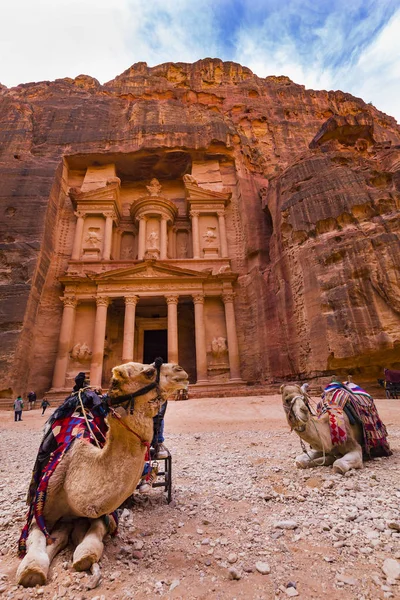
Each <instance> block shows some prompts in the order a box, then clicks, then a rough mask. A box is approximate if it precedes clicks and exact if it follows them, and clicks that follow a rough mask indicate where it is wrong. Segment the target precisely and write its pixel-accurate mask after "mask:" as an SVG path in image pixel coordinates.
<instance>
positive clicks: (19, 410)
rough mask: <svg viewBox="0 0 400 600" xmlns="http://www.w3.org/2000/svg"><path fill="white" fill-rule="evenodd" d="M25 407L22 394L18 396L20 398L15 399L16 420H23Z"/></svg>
mask: <svg viewBox="0 0 400 600" xmlns="http://www.w3.org/2000/svg"><path fill="white" fill-rule="evenodd" d="M23 408H24V401H23V400H22V396H21V395H20V396H18V398H17V399H16V400H15V401H14V421H22V409H23Z"/></svg>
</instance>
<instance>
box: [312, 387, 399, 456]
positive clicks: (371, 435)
mask: <svg viewBox="0 0 400 600" xmlns="http://www.w3.org/2000/svg"><path fill="white" fill-rule="evenodd" d="M344 412H345V413H346V414H347V416H348V418H349V420H350V422H351V423H352V424H354V423H356V422H358V423H359V424H360V425H361V427H362V431H363V443H362V447H363V452H364V454H365V456H366V457H370V458H372V457H374V456H390V455H391V454H392V452H391V450H390V447H389V444H388V441H387V430H386V427H385V425H384V424H383V423H382V421H381V419H380V418H379V414H378V411H377V409H376V406H375V403H374V401H373V399H372V397H371V396H370V395H369V394H368V393H367V392H366V391H365V390H363V389H362V388H360V387H359V386H358V385H356V384H354V383H351V382H345V383H336V382H335V383H331V384H329V385H328V386H327V387H326V388H325V390H324V392H323V394H322V399H321V401H320V402H319V403H318V405H317V415H318V416H321V415H323V414H325V413H329V425H330V429H331V439H332V444H333V445H339V444H343V443H344V442H345V441H346V440H347V434H346V428H345V420H344V415H343V413H344Z"/></svg>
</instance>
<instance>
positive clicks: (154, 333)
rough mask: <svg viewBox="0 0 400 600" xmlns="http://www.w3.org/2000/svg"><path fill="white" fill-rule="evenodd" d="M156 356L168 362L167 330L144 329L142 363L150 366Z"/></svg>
mask: <svg viewBox="0 0 400 600" xmlns="http://www.w3.org/2000/svg"><path fill="white" fill-rule="evenodd" d="M158 356H161V358H162V359H163V360H164V362H168V334H167V329H151V330H148V329H145V331H144V348H143V362H144V363H145V364H150V363H152V362H154V359H155V358H157V357H158Z"/></svg>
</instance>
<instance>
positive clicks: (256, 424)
mask: <svg viewBox="0 0 400 600" xmlns="http://www.w3.org/2000/svg"><path fill="white" fill-rule="evenodd" d="M377 404H378V409H379V412H380V414H381V417H382V418H383V420H384V421H385V423H386V424H387V426H388V430H389V433H390V443H391V445H392V448H393V450H394V455H393V456H392V457H390V458H388V459H377V460H375V461H373V462H370V463H367V464H366V465H365V468H364V469H363V470H361V471H357V472H350V473H348V474H347V476H345V477H341V476H339V475H334V474H333V473H332V470H331V469H330V468H324V467H321V468H318V469H313V470H312V471H311V470H310V471H299V470H297V469H296V468H295V467H294V460H293V459H294V457H295V455H296V454H298V453H300V447H299V442H298V439H297V438H296V437H295V434H290V432H289V430H288V428H287V426H286V423H285V420H284V416H283V413H282V409H281V406H280V399H279V398H278V397H277V396H269V397H261V396H258V397H250V398H232V399H229V398H224V399H202V400H189V401H187V402H176V403H170V406H169V407H168V412H167V419H166V430H167V442H168V444H167V445H168V446H169V448H170V450H171V452H172V454H173V467H174V482H173V488H174V493H173V502H172V504H170V505H167V504H166V503H165V495H164V494H163V493H162V491H161V490H160V489H158V490H153V492H152V493H151V495H149V496H146V497H145V496H137V497H136V499H135V501H134V503H133V505H132V506H131V507H128V508H125V509H124V510H123V511H122V514H121V522H120V534H119V536H118V537H116V538H114V539H109V540H108V541H107V544H106V548H105V552H104V556H103V559H102V561H101V574H102V579H101V581H100V583H99V585H98V586H97V587H96V588H95V589H90V590H89V589H87V588H88V586H90V584H91V582H93V578H92V576H91V575H90V574H86V573H75V572H73V571H72V570H71V548H67V549H66V550H64V551H63V552H62V553H61V554H60V555H59V556H58V558H57V559H56V560H55V561H54V563H53V567H52V569H51V572H50V579H49V583H48V585H46V586H44V587H41V588H35V589H31V590H25V589H23V588H20V587H17V586H16V585H15V583H14V582H15V571H16V568H17V565H18V559H17V558H16V543H17V539H18V536H19V531H20V528H21V527H22V525H23V521H24V514H25V510H26V507H25V505H24V499H25V494H26V490H27V485H28V481H29V477H30V470H31V468H32V464H33V461H34V458H35V455H36V451H37V448H38V444H39V441H40V438H41V427H42V425H43V421H44V419H43V418H41V416H40V411H31V412H24V415H23V419H24V420H23V422H22V423H14V422H13V421H12V418H13V415H12V413H10V412H8V413H5V412H4V413H2V414H0V422H1V429H2V432H1V462H0V468H1V477H0V482H1V483H0V501H1V508H0V548H1V550H0V552H1V556H0V595H2V597H4V598H14V599H25V598H26V599H29V598H36V597H41V598H49V599H52V600H57V599H61V598H66V599H74V600H84V599H94V598H96V599H97V600H109V599H111V600H120V599H121V600H122V599H129V598H136V599H142V598H146V599H147V598H158V597H166V598H173V599H179V598H181V599H184V600H190V599H200V598H202V599H204V600H205V599H207V600H209V599H232V600H233V599H240V598H243V599H248V600H250V599H251V600H253V599H254V600H261V599H265V600H269V599H271V600H274V599H278V598H279V599H281V600H282V599H285V598H287V597H296V596H298V597H299V599H300V600H301V599H303V600H308V599H311V598H329V600H336V599H337V600H338V599H339V598H340V599H341V600H348V599H349V600H350V599H357V600H375V599H377V598H400V544H399V542H400V512H399V505H400V502H399V501H400V472H399V465H400V401H395V400H391V401H388V400H381V401H378V402H377Z"/></svg>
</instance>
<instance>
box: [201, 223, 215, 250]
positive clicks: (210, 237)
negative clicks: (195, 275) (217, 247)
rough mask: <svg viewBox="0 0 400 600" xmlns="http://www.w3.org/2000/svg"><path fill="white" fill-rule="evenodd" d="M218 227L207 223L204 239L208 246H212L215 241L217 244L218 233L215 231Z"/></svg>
mask: <svg viewBox="0 0 400 600" xmlns="http://www.w3.org/2000/svg"><path fill="white" fill-rule="evenodd" d="M216 229H217V228H216V227H213V226H212V225H207V231H206V232H205V233H203V240H204V243H205V244H207V246H211V244H213V243H214V244H215V242H216V239H217V234H216V233H215V231H216Z"/></svg>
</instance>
